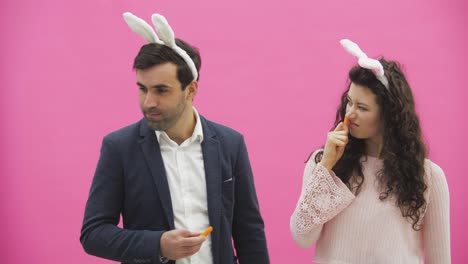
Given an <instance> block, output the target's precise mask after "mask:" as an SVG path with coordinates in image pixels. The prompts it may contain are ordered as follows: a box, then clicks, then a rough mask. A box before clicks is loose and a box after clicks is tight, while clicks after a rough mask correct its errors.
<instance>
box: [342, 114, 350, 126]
mask: <svg viewBox="0 0 468 264" xmlns="http://www.w3.org/2000/svg"><path fill="white" fill-rule="evenodd" d="M343 123H344V124H345V125H346V126H349V119H348V118H347V117H346V116H345V118H344V121H343Z"/></svg>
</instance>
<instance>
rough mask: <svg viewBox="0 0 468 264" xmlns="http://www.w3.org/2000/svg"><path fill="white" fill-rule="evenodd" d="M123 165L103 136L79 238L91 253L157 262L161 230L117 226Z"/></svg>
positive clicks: (122, 194)
mask: <svg viewBox="0 0 468 264" xmlns="http://www.w3.org/2000/svg"><path fill="white" fill-rule="evenodd" d="M123 175H124V168H123V162H122V158H121V156H120V155H119V152H118V151H117V148H116V144H113V142H112V141H111V140H110V139H109V138H107V137H106V138H104V140H103V143H102V147H101V155H100V158H99V162H98V165H97V168H96V172H95V174H94V178H93V182H92V185H91V190H90V192H89V197H88V201H87V203H86V208H85V214H84V220H83V226H82V229H81V236H80V241H81V244H82V246H83V248H84V250H85V251H86V252H87V253H88V254H90V255H94V256H98V257H102V258H106V259H110V260H114V261H120V262H126V263H159V242H160V238H161V235H162V233H163V231H149V230H128V229H122V228H119V227H118V226H117V224H118V223H119V219H120V213H121V211H122V204H123V199H124V186H123Z"/></svg>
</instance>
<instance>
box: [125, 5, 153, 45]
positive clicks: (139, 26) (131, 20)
mask: <svg viewBox="0 0 468 264" xmlns="http://www.w3.org/2000/svg"><path fill="white" fill-rule="evenodd" d="M123 18H124V19H125V22H127V25H128V26H129V27H130V28H131V29H132V30H133V32H135V33H137V34H138V35H140V36H142V37H143V38H144V39H145V40H146V41H148V43H155V42H157V43H159V42H160V40H159V39H158V36H157V35H156V33H155V32H154V30H153V28H152V27H151V26H150V25H149V24H148V23H146V22H145V21H144V20H143V19H141V18H139V17H137V16H135V15H134V14H132V13H130V12H125V13H123Z"/></svg>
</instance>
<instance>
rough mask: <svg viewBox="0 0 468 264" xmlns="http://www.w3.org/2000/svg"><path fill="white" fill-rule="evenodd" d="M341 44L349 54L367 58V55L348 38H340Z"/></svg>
mask: <svg viewBox="0 0 468 264" xmlns="http://www.w3.org/2000/svg"><path fill="white" fill-rule="evenodd" d="M340 44H341V46H343V48H344V49H345V50H346V51H347V52H348V53H349V54H351V55H353V56H354V57H356V58H358V59H360V58H367V55H366V54H365V53H364V52H363V51H362V50H361V48H359V46H358V45H357V44H356V43H354V42H352V41H351V40H349V39H342V40H340Z"/></svg>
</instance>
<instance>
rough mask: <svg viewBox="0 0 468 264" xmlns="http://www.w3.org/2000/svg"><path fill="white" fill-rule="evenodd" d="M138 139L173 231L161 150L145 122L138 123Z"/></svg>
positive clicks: (169, 199)
mask: <svg viewBox="0 0 468 264" xmlns="http://www.w3.org/2000/svg"><path fill="white" fill-rule="evenodd" d="M140 136H142V137H143V138H142V139H140V141H139V143H140V146H141V149H142V151H143V154H144V156H145V159H146V163H147V164H148V167H149V168H150V170H151V175H152V176H153V180H154V184H155V185H156V188H157V190H158V193H159V199H160V200H161V204H162V206H163V208H164V214H165V216H166V219H167V222H168V223H169V226H170V227H171V229H174V228H175V227H174V213H173V210H172V202H171V194H170V191H169V184H168V183H167V176H166V169H165V167H164V163H163V159H162V156H161V150H160V148H159V143H158V140H157V139H156V133H155V132H154V131H152V130H151V129H150V128H149V127H148V124H147V123H146V120H145V119H143V120H142V121H140Z"/></svg>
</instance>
